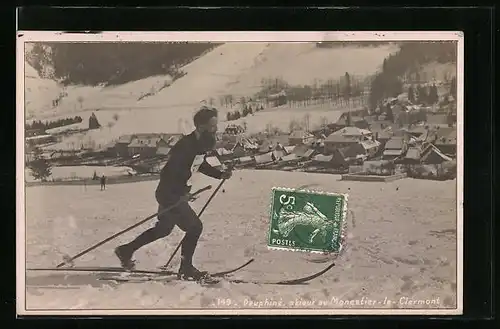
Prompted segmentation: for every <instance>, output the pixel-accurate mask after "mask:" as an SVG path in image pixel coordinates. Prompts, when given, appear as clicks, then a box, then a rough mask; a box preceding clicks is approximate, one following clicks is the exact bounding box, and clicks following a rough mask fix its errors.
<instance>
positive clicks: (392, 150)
mask: <svg viewBox="0 0 500 329" xmlns="http://www.w3.org/2000/svg"><path fill="white" fill-rule="evenodd" d="M405 152H406V142H405V138H404V137H396V136H393V137H392V138H391V139H389V140H388V141H387V143H386V144H385V147H384V152H383V158H384V160H392V159H396V158H398V157H400V156H401V155H403V154H404V153H405Z"/></svg>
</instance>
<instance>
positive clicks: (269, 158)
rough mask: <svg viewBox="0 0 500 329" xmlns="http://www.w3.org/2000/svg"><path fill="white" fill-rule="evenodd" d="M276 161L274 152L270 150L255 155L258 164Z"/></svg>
mask: <svg viewBox="0 0 500 329" xmlns="http://www.w3.org/2000/svg"><path fill="white" fill-rule="evenodd" d="M274 161H276V158H275V157H274V154H273V152H268V153H265V154H259V155H256V156H255V162H256V164H257V165H263V164H268V163H272V162H274Z"/></svg>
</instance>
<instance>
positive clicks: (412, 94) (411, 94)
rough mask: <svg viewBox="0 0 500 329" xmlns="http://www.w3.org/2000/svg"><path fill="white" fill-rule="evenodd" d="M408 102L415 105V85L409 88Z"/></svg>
mask: <svg viewBox="0 0 500 329" xmlns="http://www.w3.org/2000/svg"><path fill="white" fill-rule="evenodd" d="M408 100H409V101H410V102H412V103H415V90H414V89H413V85H410V87H409V88H408Z"/></svg>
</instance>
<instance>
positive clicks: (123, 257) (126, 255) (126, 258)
mask: <svg viewBox="0 0 500 329" xmlns="http://www.w3.org/2000/svg"><path fill="white" fill-rule="evenodd" d="M115 255H116V257H118V259H119V260H120V264H121V266H122V267H123V268H124V269H126V270H128V271H132V270H134V269H135V262H134V261H133V260H132V253H131V252H130V251H129V250H127V246H126V245H123V246H119V247H117V248H116V249H115Z"/></svg>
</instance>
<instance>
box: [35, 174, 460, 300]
mask: <svg viewBox="0 0 500 329" xmlns="http://www.w3.org/2000/svg"><path fill="white" fill-rule="evenodd" d="M339 178H340V177H339V176H337V175H324V174H309V173H290V172H279V171H265V170H261V171H252V170H242V171H235V172H234V175H233V177H232V178H231V179H230V180H228V181H227V182H226V183H225V185H224V189H221V190H220V191H219V194H218V195H216V197H215V198H214V199H213V200H212V202H211V204H210V205H209V206H208V207H207V209H206V211H205V212H204V214H203V216H202V221H203V223H204V233H203V234H202V236H201V238H200V241H199V244H198V249H197V252H196V254H195V259H194V263H195V265H196V266H198V267H200V268H201V269H205V270H208V271H219V270H223V269H227V268H232V267H236V266H239V265H240V264H242V263H243V262H245V261H246V260H247V259H249V258H252V257H254V258H255V259H256V260H255V262H254V263H252V264H251V265H250V266H248V267H247V268H245V269H243V270H241V271H240V272H237V273H236V274H235V275H234V277H237V278H251V279H285V278H295V277H299V276H303V275H308V274H311V273H313V272H316V271H318V270H320V269H322V268H324V267H326V265H327V264H326V263H325V264H317V263H314V262H311V261H314V260H316V261H319V260H321V259H322V258H323V257H325V256H322V255H313V254H306V253H302V252H288V251H275V250H268V249H267V247H266V236H267V229H268V211H269V201H270V192H271V188H272V187H274V186H278V187H289V188H298V187H301V188H307V189H312V190H322V191H330V192H340V193H348V194H349V205H348V206H349V210H351V211H352V214H351V215H350V217H349V222H348V227H349V230H348V241H347V249H346V250H345V253H344V254H343V255H341V256H340V258H338V259H337V261H336V266H335V267H334V268H333V269H332V270H331V271H330V272H328V273H327V274H325V275H324V276H322V277H320V278H318V279H316V280H313V281H311V282H310V284H309V285H304V286H275V285H256V284H232V283H228V282H222V283H221V284H219V285H217V286H214V287H211V288H205V287H201V286H199V285H197V284H196V283H190V282H180V281H179V282H177V281H176V282H171V283H165V284H163V283H161V282H147V283H128V284H120V285H117V286H114V287H112V286H109V285H107V284H106V283H105V282H103V281H96V280H93V279H92V277H91V276H90V275H88V274H87V275H85V274H84V275H80V276H78V275H77V274H71V273H69V274H64V275H63V276H57V275H56V274H47V273H43V272H35V273H28V279H27V286H28V288H27V297H26V298H27V300H26V301H27V308H28V309H34V308H37V309H79V310H82V309H108V310H110V309H179V308H214V306H213V304H214V303H215V304H217V300H221V299H230V300H231V302H232V305H231V306H228V307H227V306H226V308H233V307H235V308H240V309H241V308H247V309H256V308H258V307H257V306H250V305H249V302H250V301H254V302H265V301H266V299H267V300H268V301H273V300H274V301H282V302H284V303H286V304H288V303H289V302H292V301H295V300H297V299H300V300H303V301H315V303H316V305H313V306H312V307H313V308H318V304H317V303H318V302H319V301H320V300H328V301H331V300H333V299H334V298H338V299H341V300H346V299H349V300H354V299H358V300H361V298H369V299H373V300H377V301H383V300H384V298H388V299H390V300H394V301H398V300H399V299H400V298H401V297H409V298H420V299H422V298H425V299H431V298H437V297H439V300H440V304H439V307H441V308H453V307H455V306H456V304H455V303H456V284H457V278H456V270H457V269H456V266H457V265H456V252H457V249H456V201H455V199H456V181H443V182H436V181H426V180H412V179H403V180H398V181H393V182H389V183H378V182H370V183H365V182H351V181H340V180H339ZM156 184H157V182H151V181H149V182H138V183H129V184H118V185H109V186H108V187H107V190H106V191H100V190H99V186H93V187H92V186H89V187H87V189H86V190H84V189H82V188H81V187H78V186H38V187H28V188H27V189H26V255H27V256H26V257H27V259H26V261H27V264H26V265H27V267H51V266H55V265H56V264H57V263H59V262H60V261H61V260H62V255H64V254H69V255H75V254H77V253H78V252H80V251H81V250H84V249H86V248H88V247H89V246H91V245H93V244H95V243H97V242H99V241H101V240H103V239H105V238H107V237H109V236H111V235H112V234H114V233H116V232H118V231H120V230H122V229H124V228H126V227H128V226H130V225H132V224H134V223H136V222H138V221H139V220H141V219H143V218H146V217H147V216H149V215H150V214H152V213H154V212H156V210H157V205H156V202H155V199H154V190H155V188H156ZM206 184H212V185H213V186H214V187H215V186H217V184H218V181H215V180H213V179H211V178H208V177H205V176H203V177H202V179H201V181H200V182H198V185H196V186H195V187H194V188H193V189H198V188H200V187H203V186H205V185H206ZM210 194H211V192H205V193H204V194H202V195H201V196H200V198H199V199H198V200H196V201H195V202H194V203H192V206H193V208H194V209H195V211H199V210H200V209H201V207H202V206H203V205H204V203H205V202H206V201H207V199H208V198H209V197H210ZM353 215H354V216H353ZM152 225H154V220H153V221H151V222H149V223H147V224H144V225H142V226H140V227H138V228H135V229H134V230H132V231H130V232H128V233H126V234H124V235H123V236H120V237H118V238H117V239H116V240H113V241H112V242H109V243H107V244H104V245H102V246H101V247H99V248H98V249H96V250H94V251H92V252H90V253H88V254H87V255H85V256H83V257H81V258H80V259H78V260H77V261H76V262H75V263H76V264H75V265H76V266H118V261H117V259H115V257H114V254H113V249H114V248H115V247H116V246H118V245H119V244H121V243H125V242H128V241H130V240H131V239H133V238H134V237H135V236H136V235H137V234H139V233H141V232H142V231H143V230H145V229H146V228H148V227H151V226H152ZM182 234H183V233H182V232H181V231H180V230H179V229H178V228H175V229H174V231H173V233H172V234H171V235H170V236H169V237H168V238H165V239H161V240H159V241H157V242H154V243H152V244H151V245H149V246H146V247H144V248H143V249H140V250H139V251H138V252H137V253H136V254H135V259H136V260H137V261H138V264H137V266H138V268H142V269H154V268H156V267H157V266H159V265H163V264H164V263H165V262H166V260H167V259H168V258H169V256H170V255H171V253H172V252H173V250H174V248H175V247H176V246H177V244H178V242H179V241H180V240H181V238H182V236H183V235H182ZM178 265H179V255H177V256H176V257H175V258H174V260H173V262H172V264H171V267H172V269H176V268H177V267H178ZM35 281H38V283H39V284H42V285H43V284H44V283H45V284H47V283H48V282H51V281H52V282H54V283H56V284H59V285H60V286H59V287H54V288H47V287H44V288H40V287H36V286H34V285H35V284H36V283H37V282H35ZM285 307H286V306H285ZM327 307H331V308H341V307H349V306H341V305H339V304H335V303H333V304H331V303H330V304H329V305H328V306H327ZM356 307H363V306H356ZM364 307H367V308H370V307H371V306H364ZM387 307H389V306H387V305H377V308H387ZM392 307H396V308H406V307H409V308H412V307H413V308H415V307H422V306H408V305H401V304H399V305H394V306H392ZM429 307H433V306H429ZM434 307H436V306H434ZM218 308H219V309H220V308H223V306H221V305H220V304H219V306H218ZM261 308H268V307H265V306H262V307H261ZM295 308H298V307H295Z"/></svg>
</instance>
